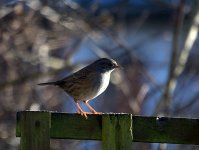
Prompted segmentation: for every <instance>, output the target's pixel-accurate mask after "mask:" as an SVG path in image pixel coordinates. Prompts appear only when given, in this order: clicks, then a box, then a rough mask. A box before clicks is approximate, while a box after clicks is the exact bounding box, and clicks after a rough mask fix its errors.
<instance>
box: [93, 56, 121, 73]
mask: <svg viewBox="0 0 199 150" xmlns="http://www.w3.org/2000/svg"><path fill="white" fill-rule="evenodd" d="M91 65H92V66H94V67H95V69H96V70H97V71H99V72H101V73H105V72H111V71H113V70H114V69H116V68H119V65H118V64H117V62H116V61H115V60H113V59H108V58H101V59H99V60H96V61H95V62H94V63H92V64H91Z"/></svg>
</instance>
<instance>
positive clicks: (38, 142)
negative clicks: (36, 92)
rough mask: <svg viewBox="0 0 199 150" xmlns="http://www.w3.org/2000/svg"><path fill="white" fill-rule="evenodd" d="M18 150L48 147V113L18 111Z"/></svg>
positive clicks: (36, 149) (41, 149)
mask: <svg viewBox="0 0 199 150" xmlns="http://www.w3.org/2000/svg"><path fill="white" fill-rule="evenodd" d="M19 129H20V132H21V139H20V140H21V141H20V150H27V149H28V150H48V149H49V147H50V130H49V129H50V113H49V112H36V113H35V112H31V111H24V112H21V113H20V128H19Z"/></svg>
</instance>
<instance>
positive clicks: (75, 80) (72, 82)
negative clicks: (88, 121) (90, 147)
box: [38, 58, 119, 118]
mask: <svg viewBox="0 0 199 150" xmlns="http://www.w3.org/2000/svg"><path fill="white" fill-rule="evenodd" d="M118 67H119V66H118V64H117V62H116V61H114V60H113V59H108V58H101V59H99V60H97V61H95V62H93V63H92V64H90V65H88V66H86V67H85V68H83V69H81V70H79V71H77V72H75V73H74V74H72V75H70V76H67V77H65V78H64V79H62V80H58V81H54V82H46V83H40V84H38V85H55V86H58V87H60V88H62V89H63V90H64V91H65V92H66V93H67V94H68V95H70V96H71V97H72V98H73V99H74V101H75V103H76V106H77V108H78V113H80V114H81V115H84V116H85V117H86V118H87V115H86V114H87V113H88V112H84V111H83V110H82V109H81V107H80V105H79V104H78V101H83V102H84V103H85V104H86V106H87V107H88V108H89V109H90V110H91V112H92V113H94V114H99V113H98V112H96V111H95V109H94V108H92V107H91V106H90V105H89V104H88V101H89V100H91V99H94V98H95V97H97V96H98V95H100V94H101V93H103V92H104V91H105V90H106V88H107V87H108V85H109V80H110V74H111V72H112V71H113V70H114V69H116V68H118Z"/></svg>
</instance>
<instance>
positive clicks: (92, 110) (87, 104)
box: [84, 100, 102, 114]
mask: <svg viewBox="0 0 199 150" xmlns="http://www.w3.org/2000/svg"><path fill="white" fill-rule="evenodd" d="M84 103H85V104H86V106H87V107H88V108H89V109H90V110H91V112H92V113H93V114H102V113H100V112H97V111H95V109H94V108H93V107H91V105H89V103H88V100H87V101H84Z"/></svg>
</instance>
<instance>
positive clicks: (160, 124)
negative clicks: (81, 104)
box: [16, 111, 199, 150]
mask: <svg viewBox="0 0 199 150" xmlns="http://www.w3.org/2000/svg"><path fill="white" fill-rule="evenodd" d="M16 136H17V137H21V140H20V149H21V150H27V149H28V150H48V149H50V148H49V146H50V139H51V138H56V139H78V140H101V141H102V147H103V150H130V149H132V142H150V143H175V144H199V119H188V118H167V117H162V118H158V117H142V116H133V115H132V114H115V113H111V114H102V115H88V119H85V118H84V117H82V116H80V115H78V114H69V113H57V112H49V111H21V112H18V113H17V124H16Z"/></svg>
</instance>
